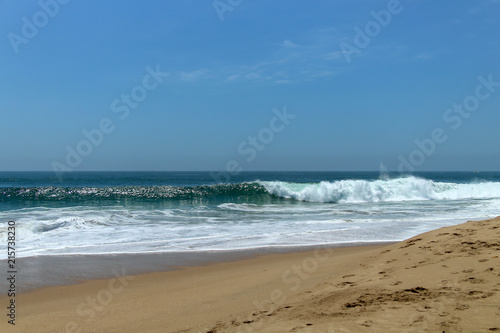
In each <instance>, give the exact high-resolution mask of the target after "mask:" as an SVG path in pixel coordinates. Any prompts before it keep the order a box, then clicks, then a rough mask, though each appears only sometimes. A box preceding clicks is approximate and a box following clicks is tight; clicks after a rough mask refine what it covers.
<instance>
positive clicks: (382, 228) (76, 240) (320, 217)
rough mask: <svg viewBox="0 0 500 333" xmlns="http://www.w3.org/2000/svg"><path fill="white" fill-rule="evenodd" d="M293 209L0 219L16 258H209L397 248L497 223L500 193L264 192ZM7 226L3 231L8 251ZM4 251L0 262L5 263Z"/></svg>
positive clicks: (47, 212) (37, 214)
mask: <svg viewBox="0 0 500 333" xmlns="http://www.w3.org/2000/svg"><path fill="white" fill-rule="evenodd" d="M260 183H261V184H262V185H263V186H265V188H266V189H267V190H268V191H269V192H270V193H272V194H273V195H276V196H280V197H285V198H294V199H297V200H299V201H297V200H285V199H283V200H277V201H278V202H277V203H269V202H265V203H262V204H259V203H246V202H226V203H219V202H218V203H217V204H213V205H205V206H197V205H191V206H189V205H188V206H183V205H178V206H172V207H169V208H155V209H151V208H148V207H140V206H134V207H133V208H128V209H127V208H125V207H123V206H120V205H118V206H99V205H95V206H72V207H35V208H22V209H18V210H8V211H0V221H9V220H14V221H16V250H17V251H16V255H17V256H18V257H26V256H36V255H62V254H65V255H66V254H106V253H144V252H174V251H215V250H230V249H245V248H258V247H268V246H300V245H314V244H345V243H355V242H380V241H398V240H402V239H405V238H408V237H411V236H414V235H416V234H418V233H422V232H425V231H428V230H432V229H436V228H439V227H442V226H447V225H452V224H456V223H461V222H466V221H467V220H470V219H483V218H488V217H494V216H497V215H498V207H500V183H497V182H478V183H444V182H433V181H430V180H425V179H420V178H416V177H407V178H399V179H385V180H374V181H364V180H345V181H336V182H322V183H318V184H298V183H284V182H260ZM6 226H7V224H5V223H4V224H0V243H1V244H6V240H7V227H6ZM5 257H6V251H3V252H0V259H5Z"/></svg>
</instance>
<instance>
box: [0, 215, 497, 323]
mask: <svg viewBox="0 0 500 333" xmlns="http://www.w3.org/2000/svg"><path fill="white" fill-rule="evenodd" d="M499 239H500V218H495V219H491V220H485V221H473V222H467V223H465V224H461V225H457V226H452V227H446V228H441V229H438V230H434V231H431V232H428V233H424V234H421V235H419V236H416V237H413V238H411V239H409V240H406V241H403V242H399V243H395V244H391V245H378V246H359V247H341V248H318V249H316V250H308V251H301V252H292V253H285V254H268V255H259V256H254V257H252V258H246V259H242V260H237V261H233V262H224V263H215V264H206V265H202V266H197V267H184V268H179V269H177V270H174V271H168V272H155V273H149V274H141V275H134V276H127V275H126V274H124V273H125V272H119V271H115V273H114V274H115V277H113V278H107V279H101V280H91V281H85V282H82V283H79V284H73V285H64V286H53V287H45V288H41V289H36V290H33V291H30V292H26V293H21V294H18V295H17V297H16V311H17V314H16V325H15V326H13V325H9V324H8V322H7V321H8V317H7V316H5V315H4V316H3V317H4V318H3V319H2V321H1V322H0V331H2V332H426V331H428V332H489V331H500V293H499V292H500V264H499V258H498V256H499V254H500V241H499ZM9 299H10V298H8V297H6V296H2V297H1V298H0V304H2V307H3V308H4V313H5V312H6V311H5V307H7V306H8V305H9Z"/></svg>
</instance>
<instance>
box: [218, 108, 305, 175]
mask: <svg viewBox="0 0 500 333" xmlns="http://www.w3.org/2000/svg"><path fill="white" fill-rule="evenodd" d="M273 113H274V117H272V118H271V120H269V126H268V127H264V128H262V129H261V130H260V131H259V132H258V133H257V135H256V136H252V135H249V136H248V137H247V139H246V140H243V141H242V142H241V143H240V144H239V145H238V147H237V152H238V153H239V154H240V155H241V156H247V155H248V156H247V157H246V158H245V161H246V162H247V163H252V162H253V161H254V160H255V159H256V158H257V155H258V152H259V151H263V150H264V149H266V147H267V146H268V145H269V144H270V143H271V142H273V140H274V137H275V134H276V133H280V132H282V131H283V130H284V129H285V128H286V127H287V126H288V125H290V122H291V120H292V119H295V118H296V117H297V115H295V114H291V113H288V111H287V108H286V106H284V107H283V110H282V111H280V110H278V109H277V108H274V109H273ZM278 122H279V123H278ZM242 171H243V168H242V166H241V163H240V161H237V160H230V161H228V162H227V163H226V168H225V169H224V170H223V171H218V172H209V175H210V177H212V179H214V180H215V181H216V182H218V183H227V182H229V181H230V180H231V176H237V175H238V174H239V173H240V172H242Z"/></svg>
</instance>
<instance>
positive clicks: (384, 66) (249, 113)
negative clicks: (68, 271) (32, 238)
mask: <svg viewBox="0 0 500 333" xmlns="http://www.w3.org/2000/svg"><path fill="white" fill-rule="evenodd" d="M55 1H56V0H48V1H44V0H42V1H40V2H37V1H22V2H20V1H15V0H0V12H1V13H2V14H1V15H2V20H1V21H0V36H1V37H2V38H1V39H0V40H1V42H0V58H1V59H2V61H1V62H0V70H1V71H0V73H1V75H0V87H1V89H0V110H1V111H0V112H1V113H0V114H1V122H0V142H1V144H0V170H53V169H54V168H59V169H61V168H62V169H63V170H75V171H87V170H222V169H225V168H226V166H227V164H228V162H230V161H234V162H236V163H237V165H238V166H239V168H241V169H242V170H249V171H250V170H332V171H335V170H378V169H379V167H380V166H381V165H383V166H385V167H386V168H388V169H390V170H397V169H398V168H401V165H402V164H405V165H406V167H402V168H403V169H404V168H406V169H408V168H412V169H414V170H422V171H423V170H499V169H500V148H499V144H498V143H499V142H500V131H499V130H498V126H499V124H500V86H496V85H495V84H494V83H491V82H500V65H499V64H500V62H499V54H500V22H499V20H500V1H495V0H476V1H430V0H427V1H426V0H422V1H409V0H404V1H400V2H398V1H395V0H391V1H354V0H345V1H344V0H337V1H333V0H331V1H326V0H317V1H309V2H306V1H298V0H273V1H269V0H252V1H250V0H242V1H236V0H232V1H228V0H221V1H218V2H213V1H199V0H198V1H194V0H183V1H142V2H141V1H130V0H122V1H115V0H111V1H94V0H89V1H75V0H73V1H68V0H65V1H62V0H61V3H59V2H55ZM64 2H67V3H64ZM55 4H57V5H55ZM216 7H217V8H216ZM43 8H45V11H44V9H43ZM381 11H382V12H381ZM374 13H376V14H375V15H374ZM384 13H385V14H387V13H389V16H387V15H386V16H384ZM377 15H378V16H379V20H382V21H377V19H376V16H377ZM389 18H390V19H389ZM384 20H385V21H384ZM26 22H28V23H26ZM35 23H36V24H37V25H38V26H37V25H36V24H35ZM30 25H32V26H31V28H33V27H34V29H35V30H33V29H31V30H30ZM367 29H368V30H367ZM370 29H372V30H370ZM359 31H361V34H363V35H365V36H364V37H360V36H357V35H358V32H359ZM356 38H357V39H356ZM363 38H364V39H363ZM356 40H357V41H358V43H357V44H356ZM360 40H361V41H362V42H363V43H360ZM367 40H368V42H367ZM353 49H356V52H351V51H352V50H353ZM350 50H351V51H350ZM148 68H149V70H150V71H151V70H153V71H155V70H156V71H160V72H161V73H168V74H169V75H168V76H161V77H160V78H159V79H158V80H157V81H155V80H154V78H153V77H151V76H150V77H146V76H147V75H150V71H149V72H148ZM162 75H163V74H162ZM479 77H482V78H483V79H484V80H486V81H484V80H483V81H481V80H480V79H478V78H479ZM144 79H146V82H147V84H149V86H153V85H154V86H155V88H152V89H151V90H145V89H144V87H143V80H144ZM488 80H489V81H490V84H489V86H488V87H486V86H484V84H483V83H482V82H487V81H488ZM160 81H161V82H160ZM481 85H482V86H481ZM134 89H135V92H136V93H137V94H139V93H140V92H146V94H147V96H145V97H144V96H143V95H140V94H139V95H137V94H136V95H135V96H140V97H141V98H140V99H141V100H140V102H137V103H136V104H137V105H135V104H134V108H132V107H129V110H128V111H129V112H128V113H127V116H126V117H124V119H121V118H120V116H123V115H124V114H123V113H122V112H114V111H117V110H116V109H113V108H112V106H111V105H112V103H113V102H114V101H115V100H117V99H118V103H119V104H116V105H115V107H116V106H122V107H124V106H125V105H126V104H124V102H122V101H121V98H122V95H131V93H132V91H133V90H134ZM477 89H479V91H480V93H481V94H480V96H482V98H481V99H479V98H478V97H475V96H476V95H475V94H476V91H477ZM486 95H487V96H486ZM143 97H144V98H143ZM466 102H467V103H472V104H469V106H468V107H469V108H471V109H473V111H470V112H468V111H467V112H464V113H462V114H460V113H458V112H456V111H453V110H451V111H450V112H447V111H448V110H449V109H451V108H452V107H453V105H454V104H459V105H460V104H463V103H466ZM474 103H476V104H474ZM285 109H286V112H287V113H288V114H290V115H294V116H295V117H294V118H293V119H292V117H291V116H290V118H289V119H286V121H285V122H283V121H282V120H280V119H276V120H275V121H274V124H275V126H274V129H272V128H270V123H271V122H272V121H273V118H275V117H277V116H276V114H277V113H276V112H278V113H281V114H283V112H284V111H283V110H285ZM122 110H123V109H122ZM273 110H275V112H273ZM463 115H466V116H463ZM458 118H460V119H458ZM103 119H104V120H105V121H108V120H109V121H110V123H108V124H107V125H108V127H112V129H113V130H112V131H108V133H104V132H101V134H102V136H100V135H98V134H96V136H95V137H94V143H92V142H90V140H89V139H88V138H87V137H86V136H85V135H84V134H83V133H82V131H85V130H86V131H89V132H92V130H94V129H96V130H99V131H100V129H99V126H100V123H101V122H102V121H103ZM278 128H279V131H277V130H276V129H278ZM436 129H437V130H438V132H439V130H441V132H439V133H438V134H440V135H437V136H435V137H434V138H433V134H432V133H433V132H434V131H435V130H436ZM108 130H109V128H108ZM92 133H96V132H92ZM259 135H260V136H259ZM249 137H254V138H255V139H256V140H257V143H255V141H254V144H252V141H251V139H250V138H249ZM443 137H445V139H443ZM436 139H437V140H436ZM416 140H417V141H418V142H420V143H421V145H420V146H419V145H418V144H417V143H416ZM429 140H430V141H429ZM83 141H87V143H82V142H83ZM431 141H432V142H431ZM78 149H80V151H79V150H78ZM252 150H253V153H252ZM70 151H73V153H69V152H70ZM68 154H78V155H79V157H75V156H72V157H70V159H69V162H71V163H68ZM84 155H85V156H84ZM403 160H404V161H406V162H404V163H403V162H402V161H403ZM231 163H233V162H231ZM231 163H230V164H231ZM233 165H234V163H233ZM64 168H67V169H64Z"/></svg>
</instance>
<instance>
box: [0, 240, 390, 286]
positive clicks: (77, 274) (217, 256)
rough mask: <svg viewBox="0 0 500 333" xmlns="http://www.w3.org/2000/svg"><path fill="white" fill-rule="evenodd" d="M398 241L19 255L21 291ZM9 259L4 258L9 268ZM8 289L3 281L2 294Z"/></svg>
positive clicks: (0, 262)
mask: <svg viewBox="0 0 500 333" xmlns="http://www.w3.org/2000/svg"><path fill="white" fill-rule="evenodd" d="M393 243H396V242H386V241H381V242H366V243H362V242H359V243H348V244H324V245H304V246H286V247H285V246H284V247H262V248H252V249H239V250H216V251H186V252H148V253H116V254H89V255H79V254H75V255H49V256H34V257H21V258H17V259H16V261H17V267H18V276H19V277H20V278H21V282H20V285H18V286H17V290H18V292H19V293H25V292H30V291H33V290H37V289H40V288H45V287H54V286H63V285H73V284H79V283H83V282H86V281H90V280H100V279H108V278H112V277H113V276H114V275H116V272H120V274H124V273H126V274H127V275H141V274H148V273H154V272H170V271H175V270H178V269H182V268H186V267H197V266H205V265H210V264H216V263H231V262H235V261H239V260H244V259H250V258H254V257H257V256H265V255H272V254H288V253H298V252H308V251H312V250H315V249H323V248H331V249H336V248H343V247H365V246H383V245H389V244H393ZM6 265H7V260H6V259H4V260H0V267H6ZM6 292H7V289H6V288H5V287H4V286H3V284H0V295H5V294H6Z"/></svg>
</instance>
